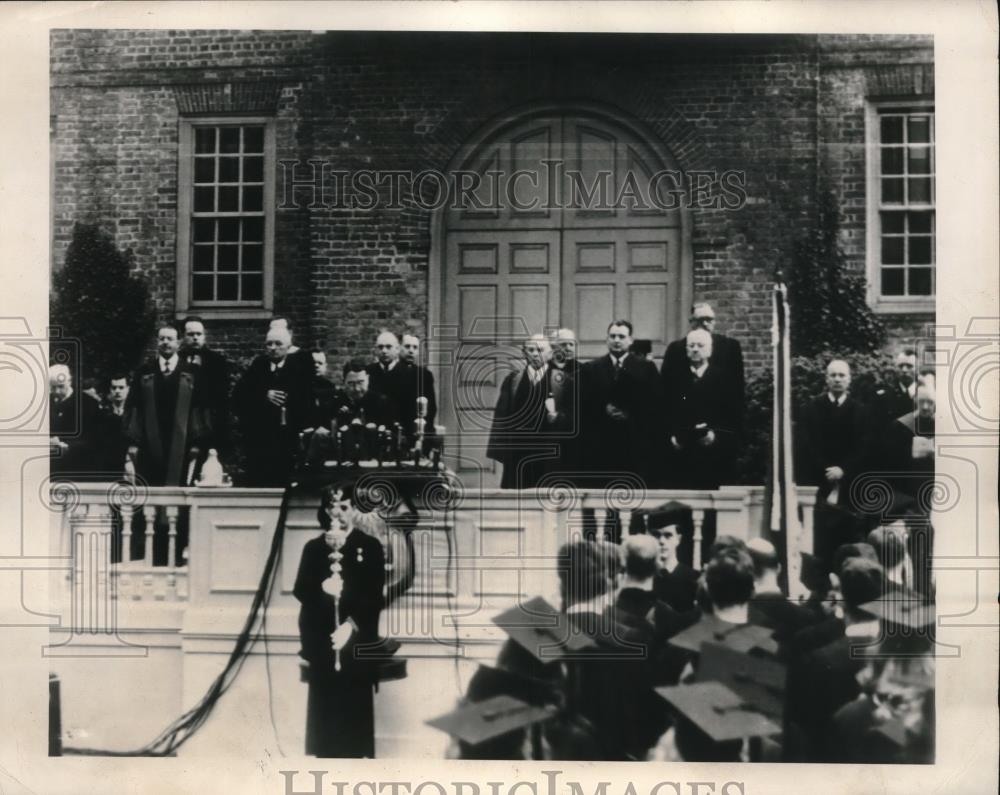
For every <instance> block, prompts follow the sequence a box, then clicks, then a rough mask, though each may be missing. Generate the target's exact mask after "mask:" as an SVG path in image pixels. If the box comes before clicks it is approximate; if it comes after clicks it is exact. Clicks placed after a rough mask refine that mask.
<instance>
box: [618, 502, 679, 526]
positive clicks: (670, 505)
mask: <svg viewBox="0 0 1000 795" xmlns="http://www.w3.org/2000/svg"><path fill="white" fill-rule="evenodd" d="M690 515H691V508H690V507H689V506H687V505H685V504H684V503H683V502H677V501H676V500H667V502H665V503H663V504H662V505H657V506H655V507H653V508H645V509H640V510H638V511H633V513H632V518H633V521H634V522H638V523H639V527H640V528H643V527H644V528H645V529H647V530H660V529H662V528H664V527H668V526H669V525H672V524H679V525H683V524H684V523H685V521H686V519H687V517H689V516H690Z"/></svg>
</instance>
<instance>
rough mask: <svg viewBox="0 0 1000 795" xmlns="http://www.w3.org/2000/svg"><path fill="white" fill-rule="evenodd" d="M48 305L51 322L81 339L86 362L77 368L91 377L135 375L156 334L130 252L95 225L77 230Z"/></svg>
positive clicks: (148, 301)
mask: <svg viewBox="0 0 1000 795" xmlns="http://www.w3.org/2000/svg"><path fill="white" fill-rule="evenodd" d="M50 302H51V303H50V307H49V317H50V323H51V324H52V326H53V327H55V328H57V329H59V330H60V332H61V334H62V336H63V337H64V338H66V339H68V340H75V341H77V343H78V344H79V346H80V358H81V359H82V361H81V362H77V363H76V366H77V367H78V368H79V372H81V374H82V375H85V376H88V377H95V378H102V379H103V378H108V377H110V376H111V375H112V374H114V373H116V372H131V370H132V369H133V368H134V367H135V366H136V365H137V363H138V362H139V360H140V359H141V357H142V354H143V352H144V351H145V349H146V344H147V342H148V341H149V339H150V337H151V336H152V334H153V331H154V328H153V327H154V324H155V320H156V317H155V310H154V307H153V302H152V299H151V297H150V294H149V288H148V285H147V283H146V279H145V278H144V277H143V276H142V275H140V274H136V273H134V272H133V257H132V252H131V251H126V252H121V251H119V250H118V249H117V248H116V247H115V244H114V241H113V240H112V239H111V237H110V236H109V235H108V234H107V233H106V232H104V231H103V230H102V229H101V228H100V227H99V226H97V225H95V224H81V223H77V224H75V225H74V226H73V238H72V240H71V241H70V244H69V248H68V249H67V251H66V262H65V265H64V266H63V268H62V270H60V271H59V272H57V273H56V274H54V276H53V277H52V293H51V296H50ZM53 347H54V348H55V347H58V346H57V344H54V345H53Z"/></svg>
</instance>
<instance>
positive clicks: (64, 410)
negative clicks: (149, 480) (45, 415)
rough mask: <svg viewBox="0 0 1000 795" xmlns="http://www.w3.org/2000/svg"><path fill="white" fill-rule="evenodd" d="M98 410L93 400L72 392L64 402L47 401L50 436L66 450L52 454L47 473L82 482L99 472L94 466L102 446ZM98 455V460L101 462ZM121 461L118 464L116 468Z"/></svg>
mask: <svg viewBox="0 0 1000 795" xmlns="http://www.w3.org/2000/svg"><path fill="white" fill-rule="evenodd" d="M100 424H101V423H100V418H99V408H98V404H97V401H96V400H93V399H92V398H90V397H89V396H87V395H85V394H83V393H82V392H76V391H74V392H73V394H72V395H70V396H69V397H68V398H66V399H65V400H61V401H58V402H56V401H54V400H51V399H50V400H49V434H50V435H51V436H58V437H59V441H61V442H64V443H65V444H66V445H67V447H65V448H62V450H61V452H60V453H59V454H58V455H53V456H52V457H51V460H50V463H49V470H50V471H51V473H52V474H53V475H55V474H61V475H65V476H71V477H72V478H73V479H74V480H80V479H85V478H86V476H87V475H88V474H89V473H91V472H96V471H97V470H99V469H100V467H99V466H95V456H94V455H93V453H94V451H95V448H96V447H97V446H98V445H99V444H102V439H101V428H100ZM100 458H101V457H100V456H97V460H98V461H99V460H100ZM123 462H124V456H122V461H120V462H119V466H120V465H121V463H123Z"/></svg>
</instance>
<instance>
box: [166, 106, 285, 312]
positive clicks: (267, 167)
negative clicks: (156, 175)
mask: <svg viewBox="0 0 1000 795" xmlns="http://www.w3.org/2000/svg"><path fill="white" fill-rule="evenodd" d="M246 125H254V126H260V127H263V128H264V199H263V201H264V204H263V218H264V241H263V242H264V246H263V278H262V289H261V301H259V302H230V301H224V302H213V303H207V302H206V303H199V302H195V301H193V300H192V297H191V276H192V273H191V271H192V262H191V234H192V227H193V217H194V216H193V209H194V208H193V200H194V138H195V134H194V133H195V130H196V129H197V128H199V127H216V128H218V127H234V126H246ZM177 151H178V163H177V289H176V314H177V316H178V317H181V316H183V315H187V314H191V313H197V314H198V315H199V316H200V317H203V318H206V319H209V320H211V319H233V320H241V319H244V320H256V319H262V318H268V317H270V316H271V314H272V311H273V308H274V223H275V188H276V185H275V182H276V152H275V130H274V118H273V117H271V116H260V115H242V114H241V115H206V116H191V117H185V118H182V119H181V120H180V126H179V137H178V149H177Z"/></svg>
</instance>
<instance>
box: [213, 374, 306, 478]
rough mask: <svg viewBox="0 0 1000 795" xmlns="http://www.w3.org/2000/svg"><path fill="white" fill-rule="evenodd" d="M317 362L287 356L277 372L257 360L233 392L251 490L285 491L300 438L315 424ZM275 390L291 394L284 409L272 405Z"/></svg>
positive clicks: (288, 395)
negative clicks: (271, 392)
mask: <svg viewBox="0 0 1000 795" xmlns="http://www.w3.org/2000/svg"><path fill="white" fill-rule="evenodd" d="M312 386H313V372H312V361H311V360H310V359H308V357H303V356H300V355H298V354H296V355H294V356H292V355H289V356H286V357H285V359H284V364H283V365H282V366H280V367H278V368H277V369H275V370H272V369H271V361H270V360H269V359H268V358H267V357H266V356H258V357H257V358H256V359H254V360H253V362H252V363H251V364H250V367H249V368H248V369H247V371H246V373H245V374H244V375H243V377H242V378H241V379H240V381H239V383H237V385H236V388H235V389H234V390H233V406H234V408H235V409H236V412H237V415H238V416H239V419H240V425H241V429H242V432H243V447H244V450H245V451H246V454H247V478H248V481H249V482H248V485H250V486H257V487H277V486H284V485H285V484H286V483H287V481H288V477H289V474H290V473H291V470H292V467H293V465H294V462H295V456H296V454H297V452H298V449H299V432H300V431H302V430H303V429H305V428H307V427H309V426H311V425H312V424H313V420H314V416H315V400H314V398H313V394H312ZM270 389H276V390H281V391H283V392H285V393H286V395H287V397H286V402H285V406H284V409H285V411H284V415H282V410H281V407H279V406H276V405H274V404H273V403H271V402H270V401H269V400H268V399H267V392H268V390H270Z"/></svg>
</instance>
